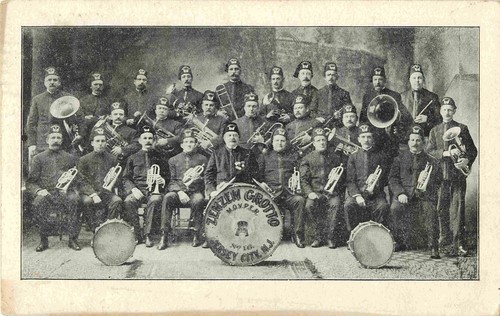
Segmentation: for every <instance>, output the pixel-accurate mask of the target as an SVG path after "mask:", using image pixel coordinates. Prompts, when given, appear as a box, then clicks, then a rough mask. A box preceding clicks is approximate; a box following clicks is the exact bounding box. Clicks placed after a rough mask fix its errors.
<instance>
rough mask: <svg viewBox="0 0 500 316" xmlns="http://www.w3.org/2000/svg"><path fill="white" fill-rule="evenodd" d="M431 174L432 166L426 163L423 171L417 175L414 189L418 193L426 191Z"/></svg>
mask: <svg viewBox="0 0 500 316" xmlns="http://www.w3.org/2000/svg"><path fill="white" fill-rule="evenodd" d="M431 173H432V165H431V164H430V163H427V164H426V165H425V169H424V170H422V171H421V172H420V174H419V175H418V180H417V186H416V187H415V188H416V189H417V190H418V191H420V192H425V190H427V184H428V183H429V179H430V177H431Z"/></svg>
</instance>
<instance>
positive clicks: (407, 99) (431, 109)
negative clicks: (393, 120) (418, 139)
mask: <svg viewBox="0 0 500 316" xmlns="http://www.w3.org/2000/svg"><path fill="white" fill-rule="evenodd" d="M414 93H417V102H416V104H417V107H416V108H415V109H414V104H415V97H414ZM401 98H402V102H403V104H404V105H405V107H406V108H407V109H408V112H409V113H410V114H411V116H412V118H413V119H415V117H416V116H417V115H418V114H419V113H420V111H422V110H423V109H424V108H425V106H426V105H427V104H428V103H429V102H430V101H431V100H432V103H431V104H430V105H429V106H428V107H427V109H426V110H425V111H424V112H423V113H422V114H423V115H427V122H426V123H421V124H419V125H420V126H421V127H422V128H423V129H424V135H425V136H429V132H430V131H431V128H433V127H434V126H436V125H438V124H439V123H441V122H442V121H443V118H442V117H441V114H440V113H439V110H440V108H441V104H440V103H439V97H438V95H437V94H435V93H433V92H430V91H429V90H426V89H422V90H420V91H418V92H414V91H413V90H411V89H410V90H407V91H405V92H403V93H402V94H401Z"/></svg>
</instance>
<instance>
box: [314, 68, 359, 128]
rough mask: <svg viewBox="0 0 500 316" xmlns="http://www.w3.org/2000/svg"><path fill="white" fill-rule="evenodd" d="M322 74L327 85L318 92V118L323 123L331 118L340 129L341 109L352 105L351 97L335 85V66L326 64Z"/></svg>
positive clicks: (336, 77) (336, 76) (337, 77)
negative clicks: (321, 119)
mask: <svg viewBox="0 0 500 316" xmlns="http://www.w3.org/2000/svg"><path fill="white" fill-rule="evenodd" d="M323 74H324V76H325V81H326V83H327V84H326V86H324V87H323V88H321V89H319V90H318V116H319V117H322V118H323V119H324V120H325V121H326V120H328V119H330V118H331V117H332V116H333V117H334V119H335V120H336V124H335V125H336V126H339V127H340V126H342V124H341V123H342V122H341V118H342V117H341V115H342V107H343V106H344V105H345V104H352V101H351V95H350V94H349V92H348V91H346V90H344V89H342V88H341V87H339V86H338V85H337V80H338V79H339V75H338V72H337V64H335V63H333V62H328V63H326V64H325V69H324V72H323Z"/></svg>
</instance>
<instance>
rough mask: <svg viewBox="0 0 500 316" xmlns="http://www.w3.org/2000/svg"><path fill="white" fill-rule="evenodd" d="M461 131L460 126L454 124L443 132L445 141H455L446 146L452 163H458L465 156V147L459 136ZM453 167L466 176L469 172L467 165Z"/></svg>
mask: <svg viewBox="0 0 500 316" xmlns="http://www.w3.org/2000/svg"><path fill="white" fill-rule="evenodd" d="M461 131H462V130H461V129H460V127H458V126H455V127H452V128H450V129H448V130H447V131H446V132H444V134H443V140H444V141H445V142H450V141H455V143H454V144H450V145H449V146H448V152H449V153H450V158H451V160H452V161H453V163H454V164H456V163H458V162H459V160H461V159H462V158H466V148H465V145H464V144H463V143H462V140H461V138H460V136H459V135H460V132H461ZM455 167H456V168H457V169H458V170H460V172H461V173H462V174H463V175H464V176H466V177H467V176H468V175H469V174H470V168H469V166H463V167H457V166H456V165H455Z"/></svg>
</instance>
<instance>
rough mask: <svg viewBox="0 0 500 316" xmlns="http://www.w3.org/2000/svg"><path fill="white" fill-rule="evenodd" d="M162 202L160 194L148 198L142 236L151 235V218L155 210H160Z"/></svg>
mask: <svg viewBox="0 0 500 316" xmlns="http://www.w3.org/2000/svg"><path fill="white" fill-rule="evenodd" d="M162 201H163V195H162V194H154V195H150V196H149V197H148V203H147V206H146V219H145V221H144V234H145V235H149V234H150V233H151V227H152V226H153V218H154V213H155V211H156V210H158V209H161V205H162Z"/></svg>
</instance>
